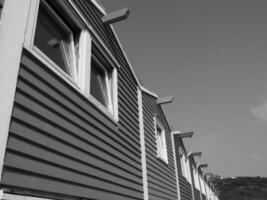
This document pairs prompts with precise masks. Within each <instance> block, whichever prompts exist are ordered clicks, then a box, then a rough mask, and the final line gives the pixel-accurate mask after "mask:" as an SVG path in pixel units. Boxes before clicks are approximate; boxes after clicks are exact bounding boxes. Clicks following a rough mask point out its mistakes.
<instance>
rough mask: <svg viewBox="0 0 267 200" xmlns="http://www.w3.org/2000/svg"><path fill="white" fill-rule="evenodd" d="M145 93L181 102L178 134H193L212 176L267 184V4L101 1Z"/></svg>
mask: <svg viewBox="0 0 267 200" xmlns="http://www.w3.org/2000/svg"><path fill="white" fill-rule="evenodd" d="M102 3H103V5H104V6H105V8H106V10H107V12H111V11H115V10H118V9H120V8H123V7H129V8H130V11H131V14H130V16H129V18H128V19H127V20H126V21H124V22H120V23H117V24H115V25H114V28H115V30H116V32H117V34H118V35H119V38H120V41H121V43H122V45H123V47H124V50H125V51H126V54H127V55H128V58H129V60H130V62H131V63H132V66H133V68H134V70H135V72H136V74H137V75H138V76H139V77H140V80H141V81H142V83H143V84H144V86H146V87H148V88H150V89H152V90H154V91H155V92H156V93H157V94H158V95H159V96H162V97H164V96H170V95H173V96H175V101H174V102H173V103H172V104H169V105H165V106H164V110H165V113H166V116H167V117H168V119H169V121H170V123H171V124H172V125H173V127H174V128H175V129H177V130H180V131H194V132H195V135H194V136H193V138H192V139H187V140H186V145H187V147H188V150H193V151H198V150H201V151H203V153H204V155H203V157H202V158H201V160H200V161H201V162H207V163H208V164H209V167H208V169H207V170H205V171H206V172H213V173H216V174H219V175H221V176H224V177H231V176H265V177H267V22H266V20H267V1H266V0H201V1H200V0H167V1H166V0H165V1H163V0H142V1H141V0H102Z"/></svg>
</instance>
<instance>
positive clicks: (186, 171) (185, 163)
mask: <svg viewBox="0 0 267 200" xmlns="http://www.w3.org/2000/svg"><path fill="white" fill-rule="evenodd" d="M180 163H181V171H182V175H183V177H185V178H186V180H187V181H188V182H189V183H190V184H192V174H191V169H190V160H189V158H187V156H186V153H184V152H183V151H182V150H181V149H180Z"/></svg>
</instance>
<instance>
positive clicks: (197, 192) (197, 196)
mask: <svg viewBox="0 0 267 200" xmlns="http://www.w3.org/2000/svg"><path fill="white" fill-rule="evenodd" d="M194 197H195V200H201V197H200V191H199V190H198V189H196V188H194Z"/></svg>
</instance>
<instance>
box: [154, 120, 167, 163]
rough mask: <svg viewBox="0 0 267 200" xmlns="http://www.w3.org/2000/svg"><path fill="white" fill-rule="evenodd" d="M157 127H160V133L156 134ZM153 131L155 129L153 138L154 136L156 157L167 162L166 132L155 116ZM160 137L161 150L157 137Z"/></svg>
mask: <svg viewBox="0 0 267 200" xmlns="http://www.w3.org/2000/svg"><path fill="white" fill-rule="evenodd" d="M158 127H159V128H160V129H161V134H160V136H158V131H157V130H158ZM154 131H155V138H156V148H157V151H156V152H157V158H159V159H161V160H162V161H163V162H164V163H166V164H168V149H167V143H166V134H165V129H164V126H163V124H162V123H161V121H160V120H159V119H158V117H157V116H155V117H154ZM159 137H160V138H161V139H162V140H163V141H162V143H163V147H162V149H161V150H159V148H161V145H159V143H158V141H159V139H158V138H159Z"/></svg>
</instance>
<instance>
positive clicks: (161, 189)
mask: <svg viewBox="0 0 267 200" xmlns="http://www.w3.org/2000/svg"><path fill="white" fill-rule="evenodd" d="M142 96H143V98H142V99H143V114H144V134H145V147H146V161H147V180H148V195H149V199H151V200H159V199H161V200H164V199H173V200H177V187H176V179H175V171H174V159H173V152H172V141H171V133H170V132H171V130H170V128H169V127H168V124H167V121H166V120H165V117H164V113H163V111H162V109H161V107H159V106H158V105H157V104H156V98H155V97H152V96H150V95H148V94H146V93H145V92H143V95H142ZM155 115H157V116H158V117H159V118H160V120H161V122H162V123H163V125H164V127H165V135H166V143H167V151H168V164H166V163H165V162H163V161H162V160H160V159H158V158H157V153H156V152H157V145H156V138H155V130H154V116H155Z"/></svg>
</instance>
